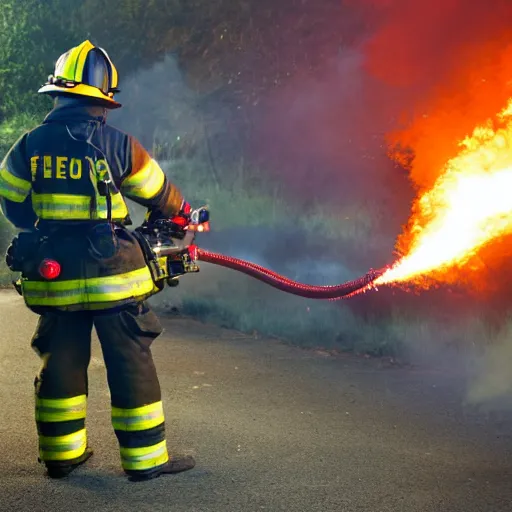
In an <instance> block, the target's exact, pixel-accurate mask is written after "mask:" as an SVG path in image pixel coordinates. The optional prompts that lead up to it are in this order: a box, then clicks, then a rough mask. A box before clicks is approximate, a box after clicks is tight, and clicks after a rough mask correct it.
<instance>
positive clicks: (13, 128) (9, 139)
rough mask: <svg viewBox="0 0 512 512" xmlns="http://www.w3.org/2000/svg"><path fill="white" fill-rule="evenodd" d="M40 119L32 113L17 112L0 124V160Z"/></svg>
mask: <svg viewBox="0 0 512 512" xmlns="http://www.w3.org/2000/svg"><path fill="white" fill-rule="evenodd" d="M39 122H40V120H39V119H38V118H37V117H36V116H34V115H32V114H19V115H17V116H15V117H12V118H10V119H8V120H6V121H4V122H3V123H1V124H0V161H1V160H3V158H4V157H5V155H6V154H7V151H9V149H10V148H11V146H12V145H13V144H14V143H15V142H16V141H17V140H18V139H19V138H20V137H21V136H22V135H23V134H24V133H25V132H27V131H29V130H31V129H32V128H35V127H36V126H37V125H38V124H39Z"/></svg>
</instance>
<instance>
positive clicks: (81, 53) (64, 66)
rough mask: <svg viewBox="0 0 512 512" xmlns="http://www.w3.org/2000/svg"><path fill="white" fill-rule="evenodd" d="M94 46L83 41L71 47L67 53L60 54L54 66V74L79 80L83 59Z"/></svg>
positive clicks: (80, 78)
mask: <svg viewBox="0 0 512 512" xmlns="http://www.w3.org/2000/svg"><path fill="white" fill-rule="evenodd" d="M93 48H94V45H93V44H92V43H91V42H90V41H84V42H83V43H82V44H80V45H79V46H75V48H71V50H69V51H68V52H67V53H65V54H64V55H62V56H61V58H60V59H59V60H58V61H57V65H56V66H55V76H56V77H57V78H64V79H66V80H72V81H75V82H80V81H81V80H82V73H83V70H84V65H85V59H86V58H87V55H88V54H89V52H90V51H91V50H92V49H93Z"/></svg>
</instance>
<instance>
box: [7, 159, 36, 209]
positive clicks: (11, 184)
mask: <svg viewBox="0 0 512 512" xmlns="http://www.w3.org/2000/svg"><path fill="white" fill-rule="evenodd" d="M31 187H32V184H31V183H30V181H27V180H24V179H21V178H18V177H17V176H15V175H14V174H12V173H11V172H9V171H8V170H7V168H5V167H2V168H1V169H0V196H2V197H5V198H6V199H9V200H10V201H14V202H15V203H22V202H23V201H24V200H25V198H26V197H27V196H28V193H29V192H30V189H31Z"/></svg>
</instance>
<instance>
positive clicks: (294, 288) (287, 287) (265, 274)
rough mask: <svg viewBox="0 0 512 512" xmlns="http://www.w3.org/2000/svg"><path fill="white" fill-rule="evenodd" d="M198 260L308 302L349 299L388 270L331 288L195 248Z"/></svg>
mask: <svg viewBox="0 0 512 512" xmlns="http://www.w3.org/2000/svg"><path fill="white" fill-rule="evenodd" d="M197 259H198V260H201V261H204V262H207V263H212V264H214V265H219V266H221V267H226V268H230V269H232V270H237V271H238V272H243V273H244V274H247V275H249V276H251V277H254V278H255V279H258V280H259V281H263V282H264V283H266V284H268V285H270V286H273V287H274V288H277V289H278V290H281V291H284V292H287V293H291V294H293V295H299V296H300V297H307V298H309V299H324V300H336V299H342V298H348V297H352V296H354V295H357V294H359V293H363V292H365V291H367V290H369V289H371V288H372V286H371V285H372V283H373V282H374V281H375V280H376V279H377V278H378V277H380V276H381V275H382V274H383V273H384V272H385V271H386V270H387V269H386V268H384V269H380V270H370V271H369V272H367V273H366V274H365V275H364V276H362V277H360V278H359V279H356V280H354V281H348V282H346V283H343V284H338V285H334V286H316V285H308V284H303V283H298V282H297V281H292V280H291V279H288V278H287V277H284V276H281V275H280V274H277V273H276V272H272V271H271V270H269V269H267V268H265V267H262V266H260V265H256V264H255V263H251V262H249V261H245V260H241V259H238V258H233V257H231V256H224V255H223V254H217V253H214V252H210V251H206V250H204V249H197Z"/></svg>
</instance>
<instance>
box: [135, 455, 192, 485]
mask: <svg viewBox="0 0 512 512" xmlns="http://www.w3.org/2000/svg"><path fill="white" fill-rule="evenodd" d="M195 465H196V461H195V459H194V457H192V456H191V455H186V456H184V457H172V458H171V459H170V460H169V461H168V462H167V463H165V464H164V465H163V466H160V467H159V468H157V469H152V470H147V471H133V472H131V471H130V472H128V471H127V473H128V477H129V478H128V479H129V480H130V481H131V482H143V481H145V480H152V479H153V478H158V477H159V476H160V475H174V474H176V473H182V472H183V471H188V470H190V469H193V468H194V467H195Z"/></svg>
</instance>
